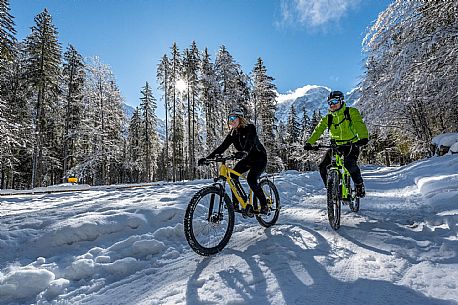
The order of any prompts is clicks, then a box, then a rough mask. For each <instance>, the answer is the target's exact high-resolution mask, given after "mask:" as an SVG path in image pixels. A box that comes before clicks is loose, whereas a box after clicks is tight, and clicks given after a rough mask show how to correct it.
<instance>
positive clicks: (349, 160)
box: [319, 145, 363, 186]
mask: <svg viewBox="0 0 458 305" xmlns="http://www.w3.org/2000/svg"><path fill="white" fill-rule="evenodd" d="M339 152H340V153H341V154H342V155H343V156H344V158H345V160H344V166H345V167H346V168H347V170H348V172H349V173H350V176H351V179H353V182H354V183H355V184H359V183H363V177H361V170H360V169H359V167H358V164H357V162H358V157H359V147H358V146H355V145H352V146H345V147H342V148H339ZM330 164H331V150H330V149H329V150H328V151H327V152H326V155H325V156H324V158H323V160H322V161H321V163H320V165H319V168H320V175H321V179H323V183H324V185H325V186H326V183H327V172H328V166H329V165H330Z"/></svg>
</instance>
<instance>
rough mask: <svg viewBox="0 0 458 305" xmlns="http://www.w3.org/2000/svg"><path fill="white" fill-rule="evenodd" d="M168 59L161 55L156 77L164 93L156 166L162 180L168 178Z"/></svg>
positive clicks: (169, 85) (169, 89)
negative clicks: (162, 135) (161, 136)
mask: <svg viewBox="0 0 458 305" xmlns="http://www.w3.org/2000/svg"><path fill="white" fill-rule="evenodd" d="M170 70H171V67H170V61H169V58H168V57H167V55H166V54H164V56H162V59H161V62H160V63H159V65H158V67H157V73H156V78H157V81H158V84H159V89H160V90H162V92H163V93H164V95H163V98H164V106H165V107H164V108H165V143H164V146H163V152H162V153H161V155H162V159H163V160H162V165H163V166H158V170H159V171H160V172H159V173H158V174H159V175H160V176H161V177H163V180H169V179H170V178H169V171H168V169H169V164H170V163H169V115H168V114H169V108H170V95H169V94H170V92H171V90H172V86H174V84H173V85H171V81H170V75H171V71H170Z"/></svg>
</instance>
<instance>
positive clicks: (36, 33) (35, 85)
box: [25, 9, 61, 187]
mask: <svg viewBox="0 0 458 305" xmlns="http://www.w3.org/2000/svg"><path fill="white" fill-rule="evenodd" d="M34 20H35V25H34V26H33V27H32V33H31V34H30V35H29V36H28V37H27V39H26V42H25V47H26V52H27V56H28V58H27V66H26V76H27V79H28V82H29V84H30V87H31V90H32V92H31V93H32V94H33V98H32V99H31V100H32V101H33V102H34V108H35V110H34V114H35V117H34V121H35V124H34V126H35V133H34V134H35V138H34V149H33V161H32V187H35V186H41V185H42V183H43V177H44V174H45V172H44V169H45V168H48V167H45V166H44V165H46V164H47V163H52V162H51V159H52V157H51V155H50V153H49V151H47V149H46V148H47V147H46V146H45V144H46V142H47V140H48V139H46V136H47V134H48V132H49V128H50V122H51V121H52V120H53V119H58V117H57V118H56V117H53V116H55V114H56V100H57V95H58V80H59V77H60V74H61V71H60V62H61V54H60V45H59V42H58V40H57V30H56V28H55V26H54V24H53V23H52V17H51V15H50V14H49V13H48V11H47V9H45V10H44V11H43V12H41V13H40V14H38V15H37V16H36V17H35V19H34Z"/></svg>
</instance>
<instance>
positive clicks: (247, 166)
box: [231, 157, 267, 207]
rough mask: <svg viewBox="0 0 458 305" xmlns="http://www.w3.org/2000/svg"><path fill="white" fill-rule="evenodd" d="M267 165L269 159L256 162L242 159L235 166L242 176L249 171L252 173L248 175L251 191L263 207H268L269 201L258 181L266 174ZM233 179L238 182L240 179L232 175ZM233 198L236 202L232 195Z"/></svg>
mask: <svg viewBox="0 0 458 305" xmlns="http://www.w3.org/2000/svg"><path fill="white" fill-rule="evenodd" d="M266 165H267V157H265V158H261V159H260V160H256V161H253V160H246V159H242V160H240V161H239V162H238V163H237V164H236V165H235V166H234V170H235V171H236V172H238V173H241V174H243V173H245V172H246V171H248V170H249V171H250V172H249V173H248V175H247V182H248V185H249V186H250V188H251V190H252V191H253V194H254V195H255V196H256V198H258V199H259V203H260V204H261V207H263V206H266V205H267V199H266V195H265V194H264V192H263V191H262V188H261V186H260V185H259V183H258V179H259V177H260V176H261V174H262V173H263V172H264V170H265V169H266ZM231 177H232V179H236V180H238V179H239V177H238V176H236V175H233V174H231ZM232 198H233V200H234V195H232ZM253 199H254V198H253ZM234 202H237V200H235V201H234Z"/></svg>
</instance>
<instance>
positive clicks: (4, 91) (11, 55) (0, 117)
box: [0, 0, 19, 188]
mask: <svg viewBox="0 0 458 305" xmlns="http://www.w3.org/2000/svg"><path fill="white" fill-rule="evenodd" d="M9 11H10V5H9V1H8V0H0V143H2V145H1V147H0V170H1V172H0V175H1V176H0V179H1V181H0V188H5V187H6V185H7V184H8V180H9V181H11V180H12V175H13V167H14V163H15V162H14V155H13V151H14V149H15V147H17V146H18V144H19V142H18V140H19V139H18V134H17V133H18V132H17V131H18V129H17V126H18V125H17V124H15V120H14V117H13V115H14V112H12V109H11V108H10V106H12V105H10V103H9V101H11V93H10V90H9V89H10V88H11V85H12V83H11V76H12V74H13V69H14V61H15V60H17V58H16V37H15V34H16V29H15V27H14V26H15V24H14V21H13V18H14V17H13V16H12V15H11V14H10V13H9Z"/></svg>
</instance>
